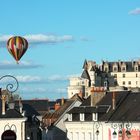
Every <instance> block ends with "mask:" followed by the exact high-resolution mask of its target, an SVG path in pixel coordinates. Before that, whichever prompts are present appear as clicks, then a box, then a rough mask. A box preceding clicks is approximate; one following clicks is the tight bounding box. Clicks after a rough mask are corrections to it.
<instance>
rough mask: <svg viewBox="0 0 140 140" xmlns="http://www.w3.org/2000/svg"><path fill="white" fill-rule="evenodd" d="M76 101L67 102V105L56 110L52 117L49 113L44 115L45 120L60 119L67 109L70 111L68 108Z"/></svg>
mask: <svg viewBox="0 0 140 140" xmlns="http://www.w3.org/2000/svg"><path fill="white" fill-rule="evenodd" d="M74 101H75V100H72V99H70V100H67V101H66V102H65V103H64V105H62V106H61V107H60V108H59V109H58V110H56V111H55V112H54V113H52V114H51V115H50V113H49V112H47V113H46V114H45V115H44V117H43V119H56V120H57V119H58V118H59V117H60V116H61V115H62V114H63V113H64V112H65V111H66V109H68V107H69V106H70V105H71V104H72V103H73V102H74Z"/></svg>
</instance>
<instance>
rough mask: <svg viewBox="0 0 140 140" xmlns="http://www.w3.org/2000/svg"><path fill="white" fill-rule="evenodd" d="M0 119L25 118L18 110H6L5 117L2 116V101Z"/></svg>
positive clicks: (0, 103)
mask: <svg viewBox="0 0 140 140" xmlns="http://www.w3.org/2000/svg"><path fill="white" fill-rule="evenodd" d="M6 108H7V107H6ZM0 118H23V116H22V115H21V114H20V112H18V111H17V110H16V109H6V111H5V115H2V102H1V100H0Z"/></svg>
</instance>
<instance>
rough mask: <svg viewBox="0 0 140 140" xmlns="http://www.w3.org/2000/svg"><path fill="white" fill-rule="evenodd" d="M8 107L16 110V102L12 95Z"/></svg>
mask: <svg viewBox="0 0 140 140" xmlns="http://www.w3.org/2000/svg"><path fill="white" fill-rule="evenodd" d="M8 107H9V109H14V108H15V102H14V98H13V96H12V95H11V97H10V99H9V103H8Z"/></svg>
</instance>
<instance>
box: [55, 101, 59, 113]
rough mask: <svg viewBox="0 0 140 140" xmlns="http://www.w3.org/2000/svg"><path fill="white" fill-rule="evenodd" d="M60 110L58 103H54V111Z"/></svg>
mask: <svg viewBox="0 0 140 140" xmlns="http://www.w3.org/2000/svg"><path fill="white" fill-rule="evenodd" d="M59 108H60V103H55V106H54V109H55V111H56V110H58V109H59Z"/></svg>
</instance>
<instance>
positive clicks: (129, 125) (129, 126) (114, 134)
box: [111, 122, 132, 138]
mask: <svg viewBox="0 0 140 140" xmlns="http://www.w3.org/2000/svg"><path fill="white" fill-rule="evenodd" d="M111 127H112V128H113V129H114V132H113V133H112V135H113V138H116V136H117V132H116V129H117V127H119V131H118V136H119V137H123V135H124V134H125V133H126V136H127V137H128V138H130V137H131V132H130V129H131V127H132V124H131V123H130V122H127V123H126V125H125V127H124V124H116V123H114V124H113V123H112V125H111ZM125 128H126V131H125V133H123V129H125Z"/></svg>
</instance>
